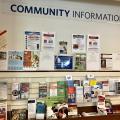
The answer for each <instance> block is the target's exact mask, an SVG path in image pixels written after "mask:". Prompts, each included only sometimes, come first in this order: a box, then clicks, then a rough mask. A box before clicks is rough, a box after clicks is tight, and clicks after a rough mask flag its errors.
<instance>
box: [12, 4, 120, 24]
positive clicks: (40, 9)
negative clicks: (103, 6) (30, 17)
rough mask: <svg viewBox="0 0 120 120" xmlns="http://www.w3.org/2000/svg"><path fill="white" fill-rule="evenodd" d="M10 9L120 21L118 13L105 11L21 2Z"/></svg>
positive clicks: (28, 12) (29, 12) (27, 12)
mask: <svg viewBox="0 0 120 120" xmlns="http://www.w3.org/2000/svg"><path fill="white" fill-rule="evenodd" d="M10 10H11V11H12V12H14V13H15V12H18V13H26V14H36V15H46V16H47V15H49V16H60V17H72V18H74V19H75V18H77V19H86V20H98V21H110V22H113V21H114V22H120V15H116V14H115V15H113V14H108V13H107V14H103V13H97V12H89V11H76V10H73V11H72V10H67V9H61V8H47V7H37V6H26V5H21V4H20V5H16V4H12V5H11V6H10ZM70 13H71V14H70ZM70 15H71V16H70Z"/></svg>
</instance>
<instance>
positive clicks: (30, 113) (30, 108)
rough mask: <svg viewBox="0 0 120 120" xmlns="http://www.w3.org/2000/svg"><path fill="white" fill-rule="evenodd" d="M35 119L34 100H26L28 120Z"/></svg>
mask: <svg viewBox="0 0 120 120" xmlns="http://www.w3.org/2000/svg"><path fill="white" fill-rule="evenodd" d="M35 118H36V99H28V119H35Z"/></svg>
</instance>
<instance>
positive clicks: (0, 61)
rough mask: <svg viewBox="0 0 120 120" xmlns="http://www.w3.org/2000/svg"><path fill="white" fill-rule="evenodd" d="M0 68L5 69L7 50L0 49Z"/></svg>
mask: <svg viewBox="0 0 120 120" xmlns="http://www.w3.org/2000/svg"><path fill="white" fill-rule="evenodd" d="M0 70H7V52H4V51H0Z"/></svg>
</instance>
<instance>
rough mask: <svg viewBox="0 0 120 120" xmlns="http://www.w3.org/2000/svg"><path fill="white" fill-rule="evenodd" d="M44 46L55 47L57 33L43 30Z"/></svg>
mask: <svg viewBox="0 0 120 120" xmlns="http://www.w3.org/2000/svg"><path fill="white" fill-rule="evenodd" d="M42 47H46V48H54V47H55V33H54V32H43V33H42Z"/></svg>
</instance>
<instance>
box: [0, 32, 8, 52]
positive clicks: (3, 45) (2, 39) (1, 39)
mask: <svg viewBox="0 0 120 120" xmlns="http://www.w3.org/2000/svg"><path fill="white" fill-rule="evenodd" d="M6 34H7V30H0V50H6V49H7V39H6Z"/></svg>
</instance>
